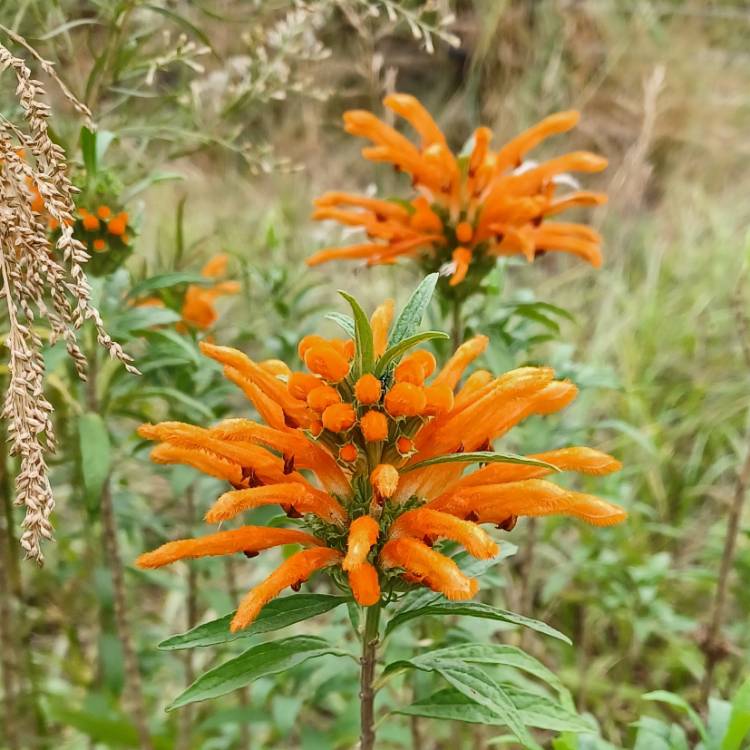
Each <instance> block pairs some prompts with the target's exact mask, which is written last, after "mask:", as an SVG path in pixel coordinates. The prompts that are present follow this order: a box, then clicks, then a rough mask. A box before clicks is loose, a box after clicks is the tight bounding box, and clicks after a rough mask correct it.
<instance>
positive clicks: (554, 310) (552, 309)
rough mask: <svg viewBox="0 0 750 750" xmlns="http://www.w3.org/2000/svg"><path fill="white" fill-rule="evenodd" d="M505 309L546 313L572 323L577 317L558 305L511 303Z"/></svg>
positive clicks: (547, 303)
mask: <svg viewBox="0 0 750 750" xmlns="http://www.w3.org/2000/svg"><path fill="white" fill-rule="evenodd" d="M503 307H504V308H506V309H510V310H516V311H518V310H522V311H526V310H533V311H537V312H538V311H545V312H548V313H551V314H552V315H557V316H559V317H561V318H567V319H568V320H570V321H571V322H575V316H574V315H573V314H572V313H570V312H568V311H567V310H566V309H565V308H564V307H559V306H558V305H552V304H550V303H549V302H509V303H508V304H505V305H503Z"/></svg>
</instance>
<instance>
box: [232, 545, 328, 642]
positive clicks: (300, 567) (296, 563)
mask: <svg viewBox="0 0 750 750" xmlns="http://www.w3.org/2000/svg"><path fill="white" fill-rule="evenodd" d="M340 558H341V553H340V552H337V551H336V550H333V549H330V548H329V547H314V548H312V549H306V550H301V551H300V552H297V553H295V554H294V555H292V556H291V557H290V558H288V559H287V560H284V562H283V563H281V565H279V567H278V568H276V570H275V571H274V572H273V573H271V575H270V576H268V578H266V580H265V581H263V582H262V583H261V584H259V585H258V586H256V587H255V588H254V589H252V590H251V591H250V592H249V593H248V594H247V595H246V596H245V598H244V599H243V600H242V601H241V602H240V606H239V607H238V609H237V613H236V614H235V616H234V618H233V619H232V623H231V625H230V630H231V631H232V632H233V633H236V632H237V631H238V630H242V629H243V628H246V627H247V626H248V625H250V624H251V623H252V622H253V620H255V618H256V617H257V616H258V614H259V613H260V611H261V610H262V609H263V607H265V605H266V604H268V602H270V601H271V599H274V598H275V597H277V596H278V595H279V594H280V593H281V592H282V591H283V590H284V589H285V588H286V587H287V586H293V585H295V584H298V583H302V582H304V581H306V580H307V579H308V578H309V577H310V576H311V575H312V574H313V573H314V572H315V571H316V570H320V569H321V568H324V567H326V566H328V565H333V564H334V563H336V562H337V561H338V560H339V559H340Z"/></svg>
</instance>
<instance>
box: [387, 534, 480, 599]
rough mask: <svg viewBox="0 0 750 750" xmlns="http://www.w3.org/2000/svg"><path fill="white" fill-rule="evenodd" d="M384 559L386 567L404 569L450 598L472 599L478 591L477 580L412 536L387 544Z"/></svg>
mask: <svg viewBox="0 0 750 750" xmlns="http://www.w3.org/2000/svg"><path fill="white" fill-rule="evenodd" d="M380 560H381V563H382V565H383V567H385V568H403V569H404V570H405V571H406V572H407V573H410V574H411V575H412V576H415V577H416V578H417V579H419V580H421V581H422V582H423V583H424V584H425V585H426V586H429V587H430V588H431V589H432V590H433V591H439V592H440V593H441V594H443V595H444V596H446V597H448V599H453V600H465V599H471V597H472V596H474V594H476V592H477V589H478V585H477V581H476V579H475V578H469V577H468V576H465V575H464V574H463V573H462V572H461V570H460V568H459V567H458V565H456V563H454V562H453V560H451V559H450V558H449V557H446V556H445V555H441V554H440V553H439V552H435V550H433V549H431V548H430V547H428V546H427V545H426V544H423V543H422V542H420V541H418V540H416V539H412V538H411V537H408V536H405V537H401V538H400V539H391V540H390V541H388V542H386V543H385V544H384V545H383V549H382V550H381V553H380Z"/></svg>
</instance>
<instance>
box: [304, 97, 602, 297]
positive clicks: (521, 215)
mask: <svg viewBox="0 0 750 750" xmlns="http://www.w3.org/2000/svg"><path fill="white" fill-rule="evenodd" d="M384 104H385V105H386V106H387V107H388V108H389V109H391V110H392V111H393V112H395V113H396V114H397V115H399V116H400V117H402V118H404V119H405V120H406V121H407V122H408V123H409V124H410V125H411V126H412V127H413V128H414V130H415V131H416V133H417V134H418V136H419V138H420V142H419V143H418V144H415V143H413V142H412V141H410V140H409V139H408V138H406V137H405V136H403V135H402V134H401V133H399V132H398V131H397V130H395V129H394V128H392V127H391V126H390V125H387V124H386V123H385V122H383V121H382V120H379V119H378V118H377V117H376V116H375V115H374V114H372V113H371V112H367V111H364V110H352V111H349V112H346V113H345V114H344V125H345V129H346V131H347V132H348V133H351V134H352V135H357V136H360V137H363V138H367V139H368V140H370V141H371V142H372V144H373V145H372V146H369V147H367V148H365V149H363V151H362V155H363V156H364V157H365V158H366V159H369V160H371V161H376V162H386V163H389V164H392V165H393V166H394V167H395V168H396V169H397V170H398V171H402V172H405V173H406V174H408V175H409V176H410V177H411V180H412V185H413V188H414V195H413V197H411V198H410V199H409V200H407V201H401V200H392V199H380V198H372V197H366V196H362V195H355V194H351V193H345V192H329V193H326V194H325V195H323V196H321V197H320V198H318V199H317V200H316V201H315V205H316V210H315V212H314V214H313V218H315V219H319V220H325V219H330V220H333V221H337V222H339V223H340V224H343V225H345V226H351V227H359V228H361V229H363V230H364V232H365V233H366V235H367V238H368V239H367V241H366V242H364V243H361V244H355V245H350V246H348V247H334V248H326V249H324V250H321V251H319V252H317V253H315V254H314V255H313V256H312V257H311V258H310V259H309V260H308V263H309V264H310V265H317V264H320V263H324V262H326V261H330V260H336V259H364V260H366V261H367V262H368V263H369V264H376V263H392V262H394V261H396V260H397V259H399V258H402V257H418V258H421V259H422V260H423V262H424V265H425V267H426V268H427V269H429V270H438V269H439V270H441V271H442V272H443V273H449V274H450V275H451V281H450V283H451V285H456V284H459V283H460V282H461V281H463V280H464V279H465V278H466V276H467V274H468V273H469V270H470V268H472V264H473V263H476V264H481V261H483V260H486V259H492V258H495V257H497V256H505V255H516V254H520V255H523V256H524V257H526V258H527V259H528V260H529V261H533V260H534V258H535V257H536V256H538V255H541V254H543V253H545V252H548V251H562V252H568V253H572V254H573V255H576V256H578V257H580V258H582V259H584V260H586V261H588V262H589V263H591V264H592V265H594V266H597V267H598V266H599V265H601V249H600V246H601V236H600V235H599V233H598V232H596V231H595V230H594V229H592V228H591V227H589V226H586V225H585V224H578V223H569V222H551V221H548V219H549V218H550V217H552V216H556V215H557V214H559V213H562V212H563V211H565V210H567V209H569V208H575V207H578V206H595V205H599V204H602V203H604V202H606V195H604V194H603V193H596V192H591V191H585V190H578V189H573V190H571V191H569V192H567V193H565V194H563V195H558V193H559V190H560V188H561V187H562V186H563V185H566V184H571V183H572V184H574V185H575V182H574V180H573V178H572V177H570V176H569V175H568V174H567V173H568V172H598V171H600V170H602V169H604V168H605V167H606V165H607V161H606V159H604V158H602V157H600V156H597V155H596V154H592V153H589V152H586V151H576V152H573V153H569V154H566V155H564V156H560V157H557V158H554V159H550V160H549V161H545V162H541V163H539V164H537V163H536V162H532V161H526V155H527V153H528V152H529V151H531V150H532V149H533V148H534V147H535V146H537V145H538V144H539V143H541V142H542V141H543V140H545V139H546V138H548V137H549V136H551V135H554V134H557V133H562V132H565V131H567V130H570V129H571V128H573V127H574V126H575V125H576V123H577V122H578V119H579V115H578V113H577V112H574V111H569V112H560V113H558V114H554V115H551V116H550V117H547V118H545V119H544V120H542V121H541V122H539V123H538V124H537V125H534V126H533V127H532V128H530V129H529V130H527V131H525V132H523V133H521V134H520V135H519V136H517V137H516V138H514V139H513V140H511V141H509V142H508V143H506V144H505V145H504V146H502V147H501V148H500V149H498V150H496V151H495V150H492V149H491V148H490V141H491V138H492V133H491V131H490V130H489V129H488V128H486V127H480V128H477V129H476V130H475V132H474V136H473V139H472V144H471V147H470V149H469V151H468V153H467V154H466V155H458V154H455V153H454V152H453V151H451V149H450V148H449V147H448V145H447V142H446V138H445V136H444V135H443V133H442V132H441V130H440V128H439V127H438V126H437V124H436V123H435V121H434V120H433V118H432V117H431V115H430V114H429V112H428V111H427V110H426V109H425V108H424V107H423V106H422V104H421V103H420V102H419V101H418V100H417V99H415V98H414V97H413V96H409V95H406V94H392V95H390V96H387V97H386V98H385V99H384ZM484 268H487V264H486V263H485V264H484Z"/></svg>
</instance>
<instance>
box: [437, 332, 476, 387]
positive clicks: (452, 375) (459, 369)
mask: <svg viewBox="0 0 750 750" xmlns="http://www.w3.org/2000/svg"><path fill="white" fill-rule="evenodd" d="M488 343H489V339H488V338H487V337H486V336H474V338H471V339H469V340H468V341H465V342H464V343H463V344H461V346H459V347H458V349H456V351H455V353H454V354H453V356H452V357H451V358H450V359H449V360H448V362H446V364H445V366H444V367H443V369H442V370H441V371H440V372H439V373H438V374H437V375H436V376H435V379H434V380H433V381H432V384H433V385H436V384H439V383H445V384H446V385H449V386H450V387H451V388H455V387H456V385H457V384H458V381H459V380H460V379H461V376H462V375H463V374H464V370H466V368H467V367H468V366H469V365H470V364H471V363H472V362H473V361H474V360H475V359H476V358H477V357H478V356H479V355H480V354H481V353H482V352H483V351H484V350H485V349H486V348H487V344H488Z"/></svg>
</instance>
